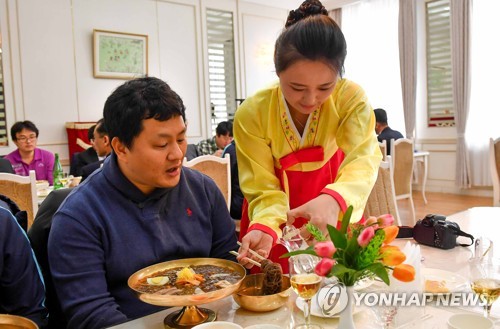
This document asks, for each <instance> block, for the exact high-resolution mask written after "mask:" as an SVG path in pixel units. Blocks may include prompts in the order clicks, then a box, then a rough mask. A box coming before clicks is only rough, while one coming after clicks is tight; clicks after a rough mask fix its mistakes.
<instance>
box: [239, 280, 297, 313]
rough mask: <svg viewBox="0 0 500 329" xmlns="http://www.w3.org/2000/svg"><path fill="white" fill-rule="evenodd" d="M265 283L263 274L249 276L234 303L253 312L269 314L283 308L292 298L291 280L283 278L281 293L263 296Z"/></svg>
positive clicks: (242, 284) (241, 286) (242, 283)
mask: <svg viewBox="0 0 500 329" xmlns="http://www.w3.org/2000/svg"><path fill="white" fill-rule="evenodd" d="M263 282H264V274H262V273H259V274H250V275H247V276H246V277H245V278H244V279H243V282H241V285H240V288H239V289H238V291H237V292H236V293H234V294H233V299H234V301H235V302H236V303H237V304H238V305H240V306H241V307H242V308H244V309H246V310H249V311H252V312H269V311H273V310H275V309H278V308H280V307H282V306H283V305H284V304H285V303H286V302H287V301H288V297H290V293H291V285H290V278H289V277H287V276H283V277H282V289H281V292H279V293H276V294H273V295H266V296H263V295H262V292H261V291H262V283H263Z"/></svg>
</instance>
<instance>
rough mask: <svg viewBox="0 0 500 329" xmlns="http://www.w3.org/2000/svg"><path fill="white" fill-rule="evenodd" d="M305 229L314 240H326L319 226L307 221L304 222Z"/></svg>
mask: <svg viewBox="0 0 500 329" xmlns="http://www.w3.org/2000/svg"><path fill="white" fill-rule="evenodd" d="M306 229H307V230H308V231H309V233H311V235H312V236H313V237H314V239H316V241H318V242H321V241H326V237H325V235H324V234H323V232H321V230H320V229H319V228H317V227H316V226H315V225H314V224H311V223H307V224H306Z"/></svg>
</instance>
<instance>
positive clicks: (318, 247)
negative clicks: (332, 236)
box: [314, 241, 337, 258]
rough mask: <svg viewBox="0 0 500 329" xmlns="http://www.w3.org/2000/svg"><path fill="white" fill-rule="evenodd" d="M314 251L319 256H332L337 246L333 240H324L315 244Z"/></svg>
mask: <svg viewBox="0 0 500 329" xmlns="http://www.w3.org/2000/svg"><path fill="white" fill-rule="evenodd" d="M314 251H315V252H316V255H318V256H319V257H328V258H332V256H333V254H334V253H335V251H337V248H335V246H334V245H333V242H332V241H323V242H318V243H316V244H315V245H314Z"/></svg>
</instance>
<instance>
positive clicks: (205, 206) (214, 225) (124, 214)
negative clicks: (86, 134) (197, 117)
mask: <svg viewBox="0 0 500 329" xmlns="http://www.w3.org/2000/svg"><path fill="white" fill-rule="evenodd" d="M185 122H186V119H185V108H184V105H183V103H182V100H181V98H180V97H179V96H178V95H177V94H176V93H175V92H174V91H172V90H171V89H170V87H169V86H168V85H167V84H166V83H165V82H163V81H161V80H159V79H156V78H151V77H148V78H140V79H136V80H131V81H128V82H126V83H125V84H123V85H121V86H119V87H118V88H117V89H116V90H115V91H114V92H113V93H112V94H111V96H109V97H108V99H107V101H106V103H105V105H104V124H105V125H106V128H107V130H108V133H109V138H110V140H111V145H112V147H113V153H112V154H111V155H110V156H109V157H108V158H107V159H106V161H105V162H104V165H103V167H102V168H101V169H98V170H97V171H96V172H94V173H93V174H92V175H91V176H90V177H89V178H87V179H86V180H85V182H84V183H83V184H81V185H80V186H79V187H77V188H76V189H75V190H74V191H73V192H72V193H71V194H70V195H69V196H68V197H67V198H66V199H65V201H64V202H63V204H62V205H61V207H60V208H59V210H58V211H57V213H56V214H55V216H54V219H53V223H52V229H51V232H50V236H49V245H48V250H49V264H50V269H51V272H52V276H53V281H54V286H55V289H56V291H57V295H58V297H59V299H60V302H61V306H62V309H63V311H64V313H65V315H66V317H67V320H68V327H69V328H72V329H77V328H102V327H107V326H110V325H113V324H117V323H120V322H123V321H127V320H130V319H133V318H137V317H140V316H144V315H147V314H150V313H153V312H156V311H160V310H162V309H163V308H161V307H156V306H153V305H149V304H146V303H143V302H142V301H140V300H139V299H138V298H137V296H136V295H135V293H134V292H133V291H132V290H131V289H130V288H129V287H128V286H127V279H128V278H129V276H130V275H131V274H133V273H134V272H136V271H138V270H140V269H142V268H144V267H146V266H149V265H152V264H155V263H159V262H164V261H169V260H173V259H182V258H190V257H214V258H225V259H231V260H235V258H234V257H233V256H232V255H230V254H229V251H231V250H237V249H238V246H237V243H236V235H235V226H234V223H233V220H232V219H231V217H230V215H229V213H228V210H227V205H226V202H225V200H224V197H223V196H222V193H221V192H220V190H219V189H218V188H217V186H216V185H215V183H214V182H213V181H212V180H211V179H210V178H208V177H207V176H205V175H203V174H201V173H199V172H197V171H194V170H190V169H188V168H183V167H182V159H183V157H184V154H185V152H186V147H187V142H186V124H185Z"/></svg>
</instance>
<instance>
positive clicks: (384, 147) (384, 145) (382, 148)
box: [378, 139, 387, 161]
mask: <svg viewBox="0 0 500 329" xmlns="http://www.w3.org/2000/svg"><path fill="white" fill-rule="evenodd" d="M378 145H379V146H380V152H382V161H386V158H387V141H386V140H385V139H384V140H382V142H379V143H378Z"/></svg>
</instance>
